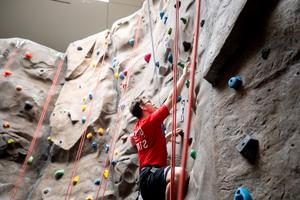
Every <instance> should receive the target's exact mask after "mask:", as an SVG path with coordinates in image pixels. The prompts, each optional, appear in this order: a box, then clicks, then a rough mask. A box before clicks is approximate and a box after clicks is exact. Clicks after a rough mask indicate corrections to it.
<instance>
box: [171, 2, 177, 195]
mask: <svg viewBox="0 0 300 200" xmlns="http://www.w3.org/2000/svg"><path fill="white" fill-rule="evenodd" d="M178 40H179V0H176V23H175V39H174V62H173V97H172V110H173V112H172V154H171V181H170V199H171V200H172V199H173V196H174V194H175V187H174V178H175V177H174V176H175V157H176V105H177V61H178Z"/></svg>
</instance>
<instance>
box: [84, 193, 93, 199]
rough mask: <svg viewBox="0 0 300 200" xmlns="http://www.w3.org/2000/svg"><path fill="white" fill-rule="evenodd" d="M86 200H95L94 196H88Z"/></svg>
mask: <svg viewBox="0 0 300 200" xmlns="http://www.w3.org/2000/svg"><path fill="white" fill-rule="evenodd" d="M85 200H93V196H92V195H91V194H90V195H89V196H87V197H86V198H85Z"/></svg>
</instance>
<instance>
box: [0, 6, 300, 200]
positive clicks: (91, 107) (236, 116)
mask: <svg viewBox="0 0 300 200" xmlns="http://www.w3.org/2000/svg"><path fill="white" fill-rule="evenodd" d="M146 3H147V1H146V2H145V3H144V5H143V7H142V9H141V10H139V11H138V12H136V13H135V14H133V15H131V16H128V17H126V18H124V19H121V20H118V21H116V22H115V23H114V25H113V26H112V28H111V29H110V30H107V31H104V32H101V33H99V34H96V35H92V36H90V37H88V38H85V39H83V40H80V41H75V42H73V43H72V44H70V45H69V48H68V50H67V52H66V63H67V65H66V71H65V82H64V84H63V87H62V89H61V90H60V93H59V96H58V98H57V100H56V103H55V106H54V108H53V107H52V108H51V109H49V112H50V111H51V112H52V113H51V116H49V121H47V124H46V125H45V127H51V131H50V130H49V128H48V129H47V131H46V132H45V133H44V135H48V134H49V132H50V135H51V137H52V143H50V145H49V144H47V142H46V141H45V140H46V138H45V136H43V138H42V140H44V142H43V143H45V144H47V145H45V147H44V146H41V145H38V148H41V149H42V150H40V152H42V151H44V152H45V154H46V155H49V158H48V159H46V160H47V162H46V163H45V164H43V163H35V165H33V166H31V167H30V168H29V172H30V173H31V174H30V175H32V177H34V178H32V179H31V182H30V183H27V184H29V185H30V186H29V187H28V188H29V189H28V190H27V191H28V193H27V194H26V192H24V190H22V193H20V194H19V196H20V199H26V198H28V199H48V200H52V199H53V200H54V199H55V200H56V199H64V198H65V196H66V193H67V189H68V186H69V184H71V182H70V180H71V178H72V170H73V169H74V163H77V167H75V168H77V170H76V173H74V175H75V176H78V177H79V181H78V183H77V184H76V185H74V186H72V192H71V194H70V199H74V200H76V199H85V198H86V197H88V196H89V195H91V196H93V198H94V199H95V197H96V193H97V190H98V186H97V185H95V183H94V182H95V180H96V179H97V178H101V189H100V193H99V199H100V198H102V196H104V197H105V199H136V197H137V195H138V194H137V189H138V187H137V184H136V183H137V181H138V173H139V170H138V167H139V165H138V159H137V154H136V152H135V149H134V148H133V147H132V145H131V143H130V139H129V137H130V136H131V134H132V129H133V125H134V123H135V121H136V119H135V118H133V117H132V116H131V114H130V113H129V109H128V105H129V104H130V102H131V101H132V100H133V99H134V98H135V97H136V96H138V95H147V96H150V97H151V98H153V100H154V103H155V104H157V105H160V104H162V102H163V101H164V99H165V98H166V97H167V95H168V92H169V90H170V89H171V88H172V65H171V64H170V63H169V62H168V59H167V56H168V53H169V50H170V49H172V48H173V44H174V30H175V8H174V4H175V1H174V0H172V1H164V0H161V1H158V0H156V1H153V2H152V3H151V6H150V7H151V21H152V26H153V39H154V41H153V43H154V49H155V56H154V54H153V52H152V47H151V43H152V42H151V31H150V26H149V18H148V12H147V4H146ZM162 11H163V12H164V15H163V17H160V13H161V12H162ZM194 15H195V2H194V1H190V0H188V1H182V2H181V7H180V17H183V18H184V19H186V23H183V22H184V20H180V24H179V29H180V39H179V61H181V62H182V63H184V62H187V61H188V60H189V59H190V56H191V51H192V48H191V49H184V45H183V43H185V44H186V43H187V42H189V43H192V42H193V30H194ZM166 17H167V19H166ZM170 28H172V30H171V29H170ZM133 38H135V45H134V46H132V45H130V44H128V41H129V40H130V39H133ZM299 39H300V4H299V1H297V0H281V1H279V0H278V1H258V0H255V1H246V0H239V1H220V0H210V1H207V0H204V1H202V3H201V29H200V37H199V52H198V59H199V60H198V66H197V70H196V75H195V76H196V87H195V91H194V94H195V99H194V105H193V113H192V122H191V124H192V126H191V127H192V128H191V137H192V138H193V142H192V144H191V146H190V149H189V152H191V151H196V152H197V157H196V158H195V159H193V158H192V157H190V156H189V157H188V166H187V168H188V169H187V171H188V172H189V174H190V183H189V190H188V194H187V197H186V199H191V200H192V199H201V200H202V199H205V200H219V199H224V200H227V199H233V196H234V192H235V190H236V189H237V188H238V187H240V186H243V187H246V188H247V189H248V190H249V191H250V192H251V194H252V197H253V199H259V200H260V199H275V200H277V199H286V200H289V199H300V191H299V184H300V174H299V167H300V159H299V155H300V150H299V148H297V147H298V146H299V145H300V137H299V133H300V130H299V128H300V127H299V120H300V101H299V100H300V99H299V98H300V97H299V94H300V89H299V85H300V82H299V79H300V62H299V60H300V48H299ZM5 44H7V40H4V42H3V43H2V45H1V47H3V49H5V48H6V46H5ZM22 48H25V47H22ZM148 53H152V56H151V59H150V62H149V63H147V62H146V61H145V60H144V56H145V55H146V54H148ZM43 58H44V59H49V58H48V57H43ZM157 61H159V67H157V66H155V62H157ZM19 65H21V64H19ZM1 66H2V65H1ZM178 71H179V75H180V74H181V68H180V67H178ZM122 74H127V75H124V79H123V77H122ZM236 75H239V76H240V77H241V79H242V83H243V84H242V86H241V87H239V88H237V89H232V88H229V87H228V84H227V82H228V80H229V79H230V77H233V76H236ZM49 76H50V75H49ZM36 79H38V78H37V77H36V78H35V79H34V80H36ZM21 80H23V77H22V79H21ZM24 80H26V79H25V78H24ZM33 83H35V84H37V85H39V83H38V82H35V81H33ZM0 84H7V85H9V84H11V80H6V82H5V81H3V80H1V82H0ZM7 87H8V86H7ZM39 87H40V85H39ZM48 87H49V86H48ZM33 88H34V86H33ZM45 88H47V87H46V86H45ZM0 92H1V93H3V92H5V91H4V90H2V87H1V91H0ZM187 94H188V89H187V88H184V90H183V92H182V95H181V96H182V100H181V102H179V103H178V104H177V111H176V112H177V119H178V121H177V126H178V127H182V128H184V127H185V123H186V116H185V115H186V114H185V111H186V107H187V103H186V102H187V100H188V95H187ZM13 95H14V94H12V95H10V96H7V95H5V96H6V97H7V99H8V101H9V100H10V99H14V97H13ZM3 97H4V95H2V94H1V98H3ZM9 105H10V104H7V105H6V106H4V107H5V108H3V109H2V110H1V113H0V114H1V120H2V118H3V119H5V120H7V119H13V115H12V113H13V112H12V111H11V110H13V109H12V108H7V107H8V106H9ZM2 107H3V106H2ZM38 110H40V108H39V109H38ZM35 125H36V124H34V123H29V124H28V125H26V124H20V126H21V127H22V129H23V130H26V131H27V127H28V126H29V127H31V126H32V127H33V128H34V127H35ZM165 126H166V128H167V130H170V129H171V115H170V117H168V118H167V120H166V122H165ZM99 128H101V129H102V130H103V134H99ZM85 130H86V131H85ZM2 133H3V134H2ZM1 134H2V135H3V136H2V135H1V137H4V136H5V135H10V136H12V135H13V134H14V133H13V132H8V133H7V132H4V131H2V132H1ZM247 135H249V136H251V137H252V138H254V139H256V140H257V141H258V149H257V157H256V159H255V160H254V161H252V162H251V160H250V161H249V159H246V157H244V156H243V155H242V154H240V153H239V151H237V149H236V145H238V144H239V143H240V142H241V140H242V139H244V138H245V137H246V136H247ZM81 137H84V139H85V141H84V143H81V140H80V139H81ZM87 137H89V139H87ZM29 139H30V138H29ZM27 143H28V141H27ZM106 145H109V147H110V148H109V151H108V152H107V151H106V149H105V146H106ZM178 146H180V145H178ZM1 148H2V147H1ZM78 149H79V150H80V151H81V154H80V155H79V154H78ZM25 150H26V148H25ZM168 150H169V151H170V144H168ZM1 151H2V152H5V154H3V153H2V154H1V165H0V166H1V167H2V169H1V176H0V178H1V179H0V180H1V182H0V183H1V188H0V189H1V195H2V198H3V199H6V198H7V194H8V192H9V190H10V189H11V187H12V185H11V184H13V180H14V178H15V177H13V176H11V177H10V179H7V178H6V177H7V172H6V170H4V169H5V166H8V165H10V164H11V165H13V166H16V167H15V169H14V170H12V171H11V172H10V173H12V174H13V173H15V171H17V170H18V169H17V167H18V166H19V164H18V162H17V161H14V160H12V158H13V155H11V154H9V153H7V152H8V151H7V150H5V149H4V150H1ZM3 155H5V156H3ZM78 157H81V159H80V161H78V162H77V161H76V160H78ZM176 157H177V161H178V162H180V149H178V152H177V155H176ZM115 161H116V164H115V165H112V162H115ZM57 169H64V171H65V173H64V175H63V176H62V177H61V178H60V179H55V177H54V173H55V171H56V170H57ZM105 169H108V170H109V176H108V179H105V178H103V177H102V174H103V172H104V170H105ZM41 170H42V171H41ZM28 176H29V175H28ZM36 180H38V181H36ZM30 187H31V188H30ZM104 188H105V189H104ZM2 191H3V192H2ZM140 199H141V197H140Z"/></svg>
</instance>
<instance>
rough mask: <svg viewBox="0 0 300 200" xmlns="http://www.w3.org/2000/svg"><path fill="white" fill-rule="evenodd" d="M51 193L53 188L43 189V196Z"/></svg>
mask: <svg viewBox="0 0 300 200" xmlns="http://www.w3.org/2000/svg"><path fill="white" fill-rule="evenodd" d="M50 191H51V188H45V189H43V195H47V194H48V193H49V192H50Z"/></svg>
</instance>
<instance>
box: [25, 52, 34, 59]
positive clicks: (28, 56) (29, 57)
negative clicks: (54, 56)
mask: <svg viewBox="0 0 300 200" xmlns="http://www.w3.org/2000/svg"><path fill="white" fill-rule="evenodd" d="M24 58H25V59H27V60H30V59H31V58H32V53H31V52H29V51H28V52H26V53H25V55H24Z"/></svg>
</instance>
